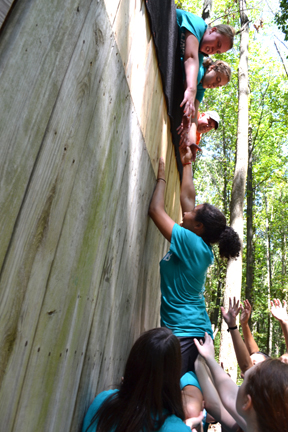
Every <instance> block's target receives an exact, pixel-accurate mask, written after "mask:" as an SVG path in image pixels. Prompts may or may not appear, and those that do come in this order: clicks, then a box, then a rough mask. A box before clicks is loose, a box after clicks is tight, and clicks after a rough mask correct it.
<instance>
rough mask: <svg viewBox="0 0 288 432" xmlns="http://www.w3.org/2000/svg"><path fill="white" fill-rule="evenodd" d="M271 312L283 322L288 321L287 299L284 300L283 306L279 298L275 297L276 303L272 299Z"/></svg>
mask: <svg viewBox="0 0 288 432" xmlns="http://www.w3.org/2000/svg"><path fill="white" fill-rule="evenodd" d="M270 312H271V314H272V315H273V317H274V318H276V319H277V320H278V321H280V322H283V323H285V322H288V314H287V311H286V301H285V300H283V306H281V302H280V300H279V299H274V303H273V301H271V309H270Z"/></svg>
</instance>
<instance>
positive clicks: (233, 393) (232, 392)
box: [194, 333, 247, 431]
mask: <svg viewBox="0 0 288 432" xmlns="http://www.w3.org/2000/svg"><path fill="white" fill-rule="evenodd" d="M194 343H195V345H196V346H197V349H198V351H199V354H201V355H202V357H204V358H205V360H206V363H207V365H208V366H209V369H210V371H211V373H212V377H213V380H214V382H215V387H216V389H217V391H218V394H219V396H220V398H221V401H222V403H223V405H224V407H225V408H226V410H227V411H228V412H229V413H230V414H231V415H232V417H233V418H234V419H235V421H236V422H237V423H238V425H239V426H240V427H241V428H242V429H243V430H244V431H246V429H247V427H246V426H247V425H246V422H245V420H244V419H243V417H241V416H240V415H239V414H238V412H237V410H236V399H237V394H238V386H237V385H236V384H235V383H234V382H233V381H232V379H231V378H230V377H229V376H228V375H227V374H226V373H225V372H224V370H223V369H222V368H221V366H220V365H219V364H218V363H217V362H216V360H215V358H214V345H213V341H212V339H211V337H210V336H209V335H208V333H205V343H204V345H200V343H199V341H198V340H197V339H194Z"/></svg>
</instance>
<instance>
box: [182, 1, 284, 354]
mask: <svg viewBox="0 0 288 432" xmlns="http://www.w3.org/2000/svg"><path fill="white" fill-rule="evenodd" d="M175 3H176V6H177V7H180V8H183V9H185V10H188V11H190V12H192V13H195V14H197V15H199V16H202V10H203V1H200V0H196V1H193V2H189V1H184V0H183V1H180V0H178V1H176V2H175ZM287 5H288V4H287V1H286V0H282V2H281V5H280V7H281V15H277V17H278V16H281V17H282V18H281V20H280V21H277V24H278V25H280V24H281V25H282V31H283V32H284V33H285V31H286V32H287V19H288V17H287ZM212 6H213V7H212V12H211V15H210V18H209V20H207V22H208V23H209V22H210V23H213V24H219V23H223V24H230V25H232V26H234V27H235V29H236V31H239V30H240V31H241V24H240V16H239V9H238V2H235V1H234V0H233V1H232V0H228V1H226V0H224V1H223V0H222V1H221V0H214V1H213V5H212ZM267 10H268V12H267ZM247 14H248V19H249V52H248V65H249V72H248V73H249V85H248V93H249V96H248V104H249V106H248V109H249V139H248V141H249V142H248V145H249V166H248V167H247V169H248V177H247V179H248V180H249V183H248V180H247V185H246V192H245V206H244V207H245V208H244V241H243V266H242V294H241V300H242V301H243V300H244V299H245V298H248V299H249V300H250V302H251V304H252V306H253V312H252V320H251V329H252V331H253V335H254V337H255V339H256V340H257V342H258V345H259V347H260V349H261V350H263V351H265V352H271V354H272V355H280V354H282V353H283V352H284V351H285V341H284V338H283V336H282V332H281V328H280V326H279V324H278V322H276V320H271V316H270V312H269V306H270V299H273V298H280V299H281V300H282V299H284V298H285V299H286V300H288V269H287V254H288V238H287V237H288V229H287V226H288V171H287V166H288V165H287V162H288V141H287V136H288V116H287V113H288V81H287V75H286V72H285V68H284V66H285V64H284V63H283V59H281V58H280V57H279V55H278V53H277V51H276V49H275V46H274V44H273V42H274V39H273V38H274V36H273V35H274V34H273V33H272V31H274V30H275V24H274V22H275V21H274V20H275V16H274V14H272V13H269V8H268V9H267V4H266V2H259V1H258V2H257V1H249V2H247ZM285 14H286V15H285ZM283 17H286V18H283ZM276 20H278V18H276ZM272 29H273V30H272ZM276 36H277V35H276ZM286 38H287V33H286ZM275 40H276V39H275ZM239 41H240V40H239V35H238V36H237V35H236V37H235V44H234V47H233V49H232V50H230V51H228V52H227V53H225V54H220V55H216V56H214V57H216V58H219V59H222V60H225V61H226V62H228V63H229V64H230V65H231V68H232V79H231V82H230V83H229V85H227V86H224V87H222V88H219V89H211V90H208V91H207V92H206V93H205V98H204V100H203V102H202V103H201V105H200V108H199V110H200V112H204V111H207V110H215V111H217V112H218V114H219V115H220V118H221V122H220V124H219V128H218V130H217V131H212V132H210V133H208V134H204V135H203V136H202V139H201V143H200V146H201V147H202V150H203V151H202V153H201V154H198V156H197V160H196V162H195V164H194V177H195V184H196V191H197V193H198V197H197V204H200V203H203V202H209V203H211V204H214V205H216V206H217V207H218V208H220V209H221V210H222V211H223V212H224V214H225V215H226V217H227V220H228V221H229V219H230V204H231V192H232V184H233V177H234V169H235V160H236V159H235V158H236V142H237V124H238V65H239V54H240V52H239V51H240V50H239ZM286 69H287V67H286ZM249 170H250V171H249ZM249 176H250V177H249ZM248 220H250V222H251V223H252V225H251V226H252V230H251V232H249V235H248V236H247V223H248ZM248 237H249V238H248ZM249 241H250V244H251V245H252V248H251V251H250V252H249V254H250V256H249V257H248V256H247V242H249ZM214 253H215V258H216V259H215V263H214V266H212V267H211V268H210V271H209V273H208V275H207V282H206V300H207V305H208V313H209V315H210V319H211V322H212V324H214V325H215V328H219V329H220V328H221V316H220V315H221V314H220V310H219V307H220V305H221V304H222V302H223V294H224V289H225V277H226V266H225V263H224V264H223V262H222V261H221V260H220V259H219V257H218V255H217V248H215V250H214ZM251 254H252V255H251ZM251 258H252V259H251ZM249 259H250V261H249ZM249 272H250V273H249ZM247 274H250V276H249V277H248V276H247Z"/></svg>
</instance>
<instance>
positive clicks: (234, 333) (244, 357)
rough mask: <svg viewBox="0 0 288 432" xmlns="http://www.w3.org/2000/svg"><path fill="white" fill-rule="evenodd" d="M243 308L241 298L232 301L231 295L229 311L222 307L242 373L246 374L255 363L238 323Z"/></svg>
mask: <svg viewBox="0 0 288 432" xmlns="http://www.w3.org/2000/svg"><path fill="white" fill-rule="evenodd" d="M241 308H242V306H241V305H240V304H239V300H238V301H237V302H236V299H235V297H234V299H233V303H232V299H231V297H229V309H228V311H227V312H226V311H225V309H224V308H223V307H221V312H222V316H223V319H224V321H225V322H226V324H227V325H228V331H230V334H231V337H232V341H233V346H234V350H235V354H236V357H237V362H238V364H239V367H240V369H241V372H242V374H244V373H245V372H246V370H248V369H250V368H251V367H252V366H253V364H252V361H251V358H250V355H249V352H248V350H247V347H246V345H245V343H244V341H243V339H242V337H241V335H240V332H239V330H238V327H237V325H236V318H237V315H238V313H239V311H240V310H241Z"/></svg>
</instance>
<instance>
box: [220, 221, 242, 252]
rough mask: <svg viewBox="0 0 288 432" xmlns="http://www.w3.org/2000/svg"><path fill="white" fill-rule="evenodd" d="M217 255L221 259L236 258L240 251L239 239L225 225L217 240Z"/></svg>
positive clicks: (232, 230) (231, 229) (234, 232)
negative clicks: (218, 254)
mask: <svg viewBox="0 0 288 432" xmlns="http://www.w3.org/2000/svg"><path fill="white" fill-rule="evenodd" d="M218 244H219V253H220V256H221V257H222V258H224V257H225V258H228V259H229V258H236V257H238V256H239V252H240V249H241V244H240V239H239V236H238V234H237V233H236V231H234V229H233V228H231V227H229V226H227V225H226V227H225V229H224V230H223V231H222V233H221V234H220V238H219V242H218Z"/></svg>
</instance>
